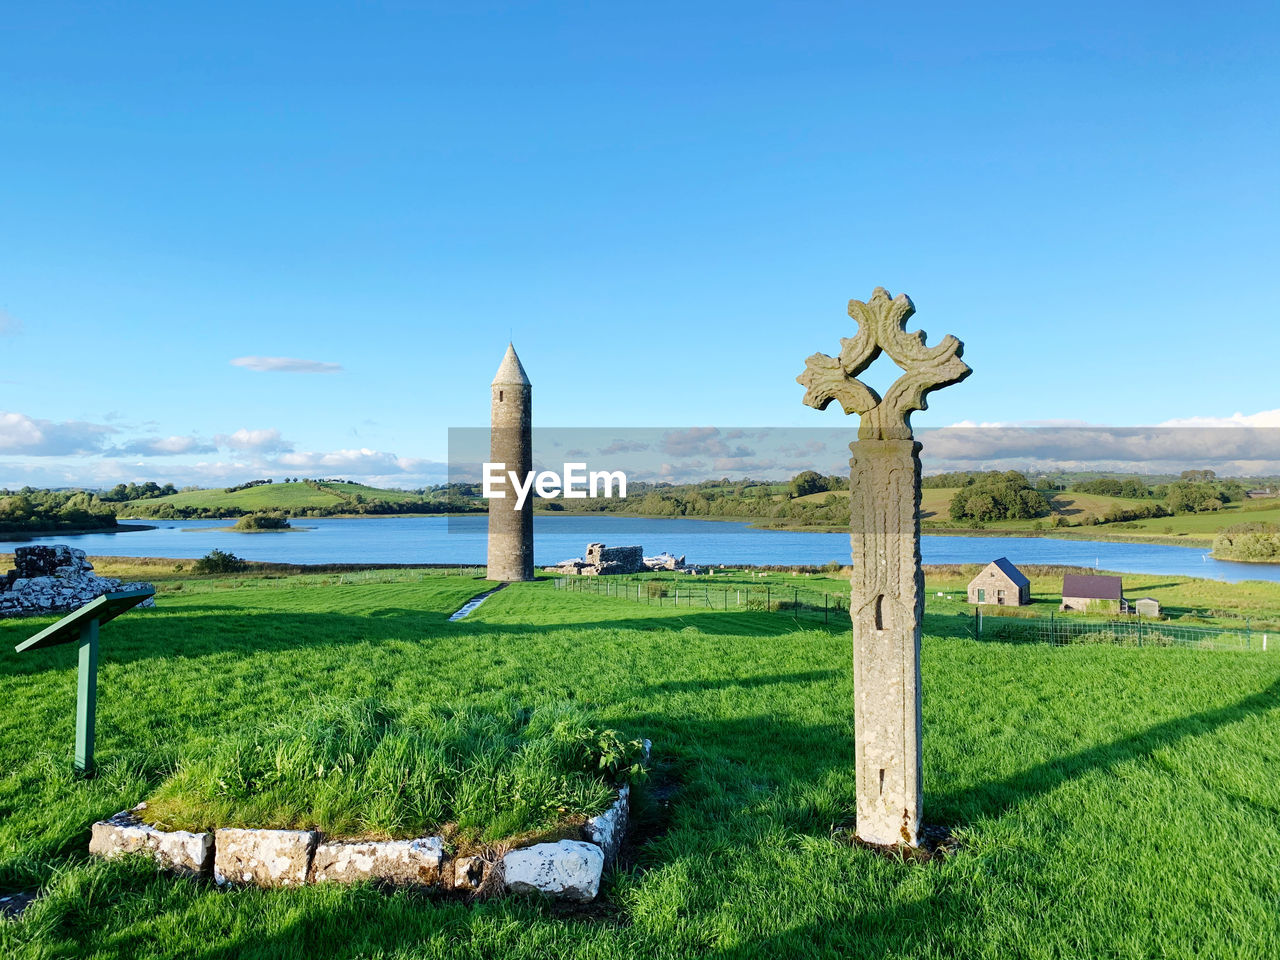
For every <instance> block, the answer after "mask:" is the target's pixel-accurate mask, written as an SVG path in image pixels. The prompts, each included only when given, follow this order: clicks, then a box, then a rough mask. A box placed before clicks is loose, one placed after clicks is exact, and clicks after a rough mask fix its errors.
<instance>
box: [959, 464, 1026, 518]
mask: <svg viewBox="0 0 1280 960" xmlns="http://www.w3.org/2000/svg"><path fill="white" fill-rule="evenodd" d="M1048 512H1049V503H1048V501H1047V500H1045V498H1044V494H1043V493H1041V492H1040V491H1039V490H1036V489H1035V488H1034V487H1033V486H1032V485H1031V483H1030V481H1028V480H1027V477H1026V475H1025V474H1022V473H1019V472H1018V471H1016V470H1007V471H1005V472H1003V473H1002V472H1000V471H998V470H993V471H991V472H989V473H983V474H981V475H979V476H978V477H977V478H976V479H975V480H974V482H973V483H970V484H968V485H967V486H963V487H961V488H960V489H959V490H957V491H956V494H955V496H953V497H952V498H951V508H950V514H951V519H952V520H957V521H960V520H968V521H976V522H978V523H986V522H988V521H992V520H1030V519H1032V518H1033V517H1041V516H1044V515H1045V514H1047V513H1048Z"/></svg>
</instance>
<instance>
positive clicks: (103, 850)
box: [89, 803, 213, 876]
mask: <svg viewBox="0 0 1280 960" xmlns="http://www.w3.org/2000/svg"><path fill="white" fill-rule="evenodd" d="M145 809H146V804H145V803H144V804H139V805H138V806H137V807H135V808H134V809H133V810H123V811H121V812H120V813H117V814H116V815H115V816H114V817H112V818H111V819H109V820H99V821H98V822H97V823H95V824H94V825H93V831H92V833H91V834H90V837H89V852H90V853H91V854H93V855H95V856H99V857H108V858H110V857H122V856H124V855H125V854H128V853H135V852H137V851H145V852H147V853H149V854H151V856H152V857H153V858H154V859H155V861H156V863H158V864H159V865H160V866H161V867H162V868H164V869H166V870H173V871H175V872H177V873H182V874H188V875H191V876H201V875H203V874H206V873H208V872H209V870H210V869H211V868H212V867H213V834H211V833H191V832H189V831H187V830H158V829H156V827H154V826H153V825H152V824H149V823H143V822H142V817H141V815H140V814H141V813H142V811H144V810H145Z"/></svg>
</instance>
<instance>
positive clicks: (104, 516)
mask: <svg viewBox="0 0 1280 960" xmlns="http://www.w3.org/2000/svg"><path fill="white" fill-rule="evenodd" d="M117 526H118V524H117V523H116V513H115V509H114V508H113V507H112V506H110V505H109V504H107V503H105V502H103V500H102V499H101V498H100V497H98V495H97V494H95V493H92V492H90V491H87V490H37V489H35V488H34V487H23V488H22V489H21V490H0V533H9V534H12V533H56V532H58V531H60V530H114V529H115V528H116V527H117Z"/></svg>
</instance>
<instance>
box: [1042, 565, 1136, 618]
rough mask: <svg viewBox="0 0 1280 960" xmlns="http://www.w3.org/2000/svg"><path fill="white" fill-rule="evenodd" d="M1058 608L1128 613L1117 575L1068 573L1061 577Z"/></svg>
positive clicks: (1127, 606)
mask: <svg viewBox="0 0 1280 960" xmlns="http://www.w3.org/2000/svg"><path fill="white" fill-rule="evenodd" d="M1058 609H1059V610H1087V611H1090V612H1092V613H1128V612H1129V604H1128V603H1127V602H1126V601H1125V599H1124V582H1123V581H1122V580H1121V579H1120V578H1119V577H1099V576H1093V575H1090V574H1082V573H1068V574H1066V575H1065V576H1064V577H1063V578H1062V606H1060V607H1059V608H1058Z"/></svg>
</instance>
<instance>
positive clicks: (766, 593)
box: [764, 586, 771, 613]
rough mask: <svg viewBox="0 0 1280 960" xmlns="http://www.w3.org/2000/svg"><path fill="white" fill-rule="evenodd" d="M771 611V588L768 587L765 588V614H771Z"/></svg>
mask: <svg viewBox="0 0 1280 960" xmlns="http://www.w3.org/2000/svg"><path fill="white" fill-rule="evenodd" d="M770 609H771V608H770V607H769V588H768V587H767V586H766V587H765V588H764V610H765V613H769V612H770Z"/></svg>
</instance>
